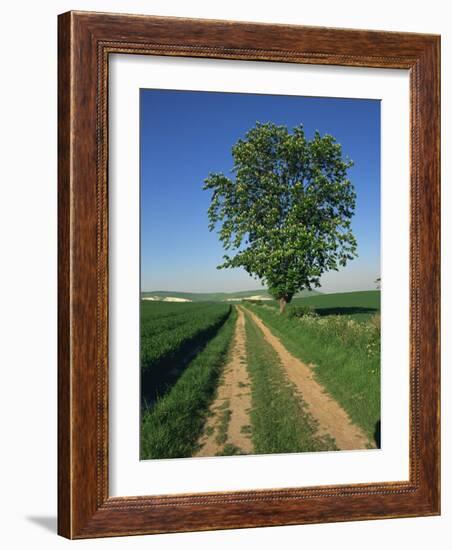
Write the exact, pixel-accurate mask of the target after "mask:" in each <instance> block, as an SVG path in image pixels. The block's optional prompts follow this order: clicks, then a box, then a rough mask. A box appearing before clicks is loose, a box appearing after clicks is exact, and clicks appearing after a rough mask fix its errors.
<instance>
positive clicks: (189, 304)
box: [138, 89, 382, 460]
mask: <svg viewBox="0 0 452 550" xmlns="http://www.w3.org/2000/svg"><path fill="white" fill-rule="evenodd" d="M380 156H381V155H380V102H379V101H378V100H369V99H349V98H330V97H304V96H283V95H265V94H249V93H248V94H243V93H225V92H204V91H180V90H159V89H155V90H154V89H141V90H140V262H141V263H140V296H139V297H138V299H139V300H140V392H141V395H140V459H141V460H150V459H172V458H203V457H221V456H235V455H237V456H243V455H262V454H281V453H303V452H328V451H331V452H332V451H334V452H337V451H353V450H372V449H378V448H380V447H381V433H382V427H381V422H380V418H381V413H380V401H381V395H380V394H381V386H380V331H381V315H380V294H381V292H382V290H381V287H382V281H381V277H380V160H381V159H380Z"/></svg>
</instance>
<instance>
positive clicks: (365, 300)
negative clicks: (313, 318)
mask: <svg viewBox="0 0 452 550" xmlns="http://www.w3.org/2000/svg"><path fill="white" fill-rule="evenodd" d="M267 304H268V305H270V306H272V307H278V304H277V302H275V301H272V302H267ZM296 307H310V308H312V309H313V310H314V311H315V313H317V314H318V315H320V316H326V315H347V316H348V317H350V318H353V319H355V320H356V321H367V320H369V318H370V317H372V316H373V315H375V314H377V313H379V312H380V291H379V290H364V291H359V292H342V293H340V294H317V295H315V296H306V297H303V298H294V299H293V300H292V302H291V303H290V304H289V305H288V307H287V309H288V311H290V309H292V308H296Z"/></svg>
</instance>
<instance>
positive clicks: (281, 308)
mask: <svg viewBox="0 0 452 550" xmlns="http://www.w3.org/2000/svg"><path fill="white" fill-rule="evenodd" d="M287 303H288V300H287V298H286V297H285V296H283V297H282V298H280V299H279V313H280V315H282V314H283V313H284V310H285V309H286V305H287Z"/></svg>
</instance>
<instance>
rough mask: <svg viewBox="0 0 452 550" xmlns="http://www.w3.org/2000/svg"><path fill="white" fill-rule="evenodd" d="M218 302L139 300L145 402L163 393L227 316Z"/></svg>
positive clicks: (226, 309)
mask: <svg viewBox="0 0 452 550" xmlns="http://www.w3.org/2000/svg"><path fill="white" fill-rule="evenodd" d="M230 311H231V306H229V305H227V304H221V303H208V302H204V303H166V302H163V303H162V302H146V301H142V302H141V334H140V347H141V349H140V363H141V388H142V391H141V393H142V400H143V401H144V404H148V405H149V404H150V403H152V402H154V401H155V399H156V398H157V397H158V396H160V395H164V394H165V393H166V391H167V390H168V389H169V388H170V387H171V386H172V385H173V384H174V382H175V380H177V378H178V376H180V374H181V373H182V371H183V369H184V367H185V366H186V364H187V363H188V362H189V361H190V360H191V359H192V358H193V357H194V356H195V355H196V354H198V353H199V352H200V351H201V350H202V348H203V347H204V346H205V345H206V343H207V342H208V341H209V340H210V339H211V338H212V337H213V336H215V334H216V333H217V332H218V330H219V328H220V327H221V326H222V325H223V323H224V322H225V321H226V319H227V318H228V316H229V314H230Z"/></svg>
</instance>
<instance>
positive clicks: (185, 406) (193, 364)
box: [140, 304, 237, 459]
mask: <svg viewBox="0 0 452 550" xmlns="http://www.w3.org/2000/svg"><path fill="white" fill-rule="evenodd" d="M164 305H165V306H168V304H164ZM177 306H178V307H179V308H180V307H182V308H184V309H185V308H187V305H186V304H183V305H182V304H177ZM184 306H185V307H184ZM192 307H193V306H192ZM188 309H190V305H188ZM201 313H202V309H201V310H199V309H198V315H200V314H201ZM236 316H237V314H236V312H235V310H234V311H233V312H232V313H231V314H229V315H228V316H227V318H226V321H225V322H224V324H223V325H222V326H221V328H220V329H219V330H218V332H217V333H216V335H215V336H213V337H212V339H211V340H210V341H209V342H208V343H207V344H206V345H205V347H204V348H203V349H202V350H201V351H200V352H199V353H198V354H197V355H196V357H194V358H193V360H192V361H190V362H189V363H188V364H187V365H186V367H185V369H184V371H183V373H182V374H181V376H180V377H179V379H178V380H177V382H176V383H175V384H174V386H173V387H172V388H171V391H169V392H168V393H167V394H165V395H164V396H162V397H160V398H159V399H158V400H157V401H156V403H155V405H154V406H153V407H149V408H146V409H144V411H143V414H142V420H141V446H140V456H141V458H142V459H149V458H182V457H188V456H192V453H193V452H194V451H195V450H196V442H197V439H198V437H199V434H200V432H201V430H202V428H203V426H204V421H205V418H206V415H207V412H208V407H209V405H210V403H211V401H212V398H213V396H214V394H215V391H216V388H217V384H218V379H219V376H220V374H221V370H222V367H223V365H224V363H225V361H226V357H227V353H228V349H229V345H230V342H231V338H232V335H233V331H234V324H235V320H236ZM186 328H187V329H188V325H186Z"/></svg>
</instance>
